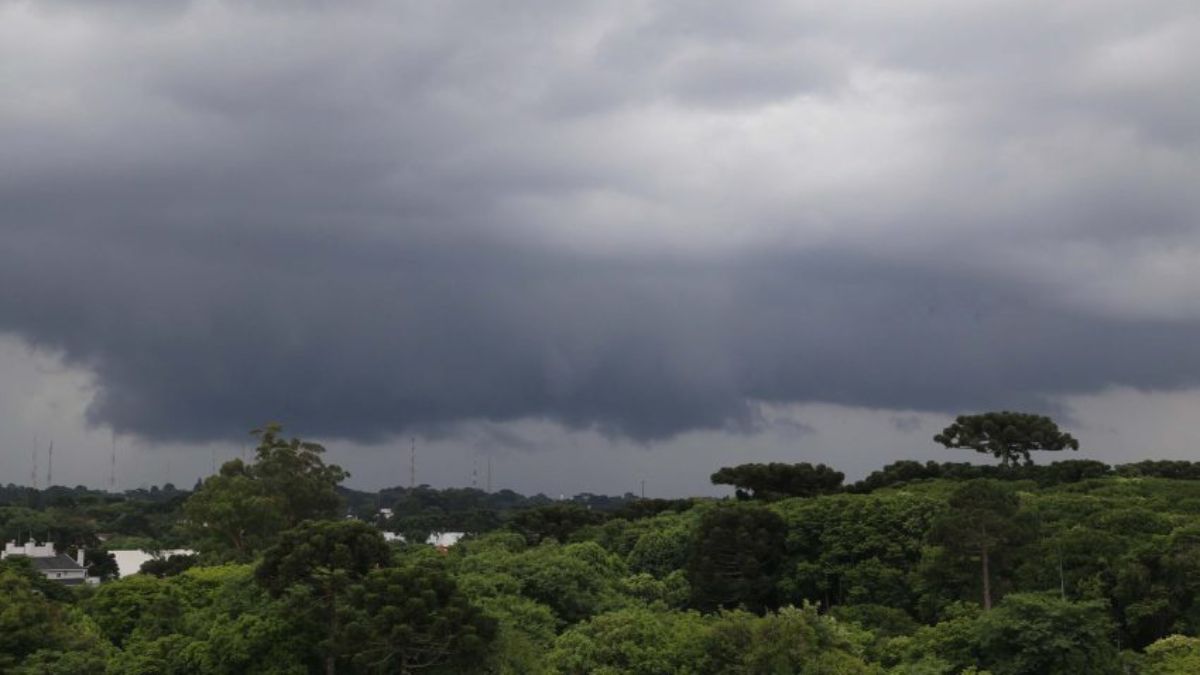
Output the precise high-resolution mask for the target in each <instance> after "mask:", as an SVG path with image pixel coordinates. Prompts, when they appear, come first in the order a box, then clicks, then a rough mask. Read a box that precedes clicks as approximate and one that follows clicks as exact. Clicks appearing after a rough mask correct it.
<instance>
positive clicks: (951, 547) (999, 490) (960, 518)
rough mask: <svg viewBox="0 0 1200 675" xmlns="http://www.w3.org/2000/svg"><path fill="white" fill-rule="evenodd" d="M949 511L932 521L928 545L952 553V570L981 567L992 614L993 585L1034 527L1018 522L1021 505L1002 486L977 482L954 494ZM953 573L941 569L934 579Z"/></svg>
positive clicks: (984, 593)
mask: <svg viewBox="0 0 1200 675" xmlns="http://www.w3.org/2000/svg"><path fill="white" fill-rule="evenodd" d="M948 506H949V508H948V509H947V510H946V511H944V512H942V513H941V514H940V515H939V516H938V518H937V519H935V520H934V521H933V523H932V526H931V528H930V530H929V541H930V543H932V544H934V545H936V546H940V547H941V548H942V549H943V550H945V551H947V552H949V553H950V557H949V562H950V563H951V564H953V563H954V562H963V563H966V564H967V565H970V564H976V565H978V566H979V568H978V569H979V576H978V579H979V588H980V594H981V596H982V602H983V607H984V609H985V610H986V609H991V606H992V597H993V594H992V586H993V584H994V582H995V579H996V577H997V576H998V575H999V574H1001V573H1002V572H1004V571H1005V570H1006V569H1007V568H1008V567H1010V566H1011V563H1010V562H1009V561H1010V560H1011V555H1008V554H1011V553H1012V549H1013V548H1014V547H1015V546H1017V545H1018V544H1019V543H1021V542H1022V541H1024V540H1025V539H1026V538H1028V537H1029V536H1030V523H1029V522H1028V520H1027V519H1023V518H1020V517H1019V511H1020V509H1021V502H1020V499H1018V498H1017V495H1016V494H1014V493H1013V491H1012V490H1011V489H1010V488H1009V487H1008V486H1006V485H1004V484H1003V483H1000V482H998V481H991V480H973V481H970V482H967V483H963V484H962V485H960V486H959V487H958V488H956V489H955V490H954V492H953V493H952V494H951V495H950V498H949V500H948ZM951 569H952V568H950V567H939V568H937V569H936V571H935V572H934V574H935V576H936V575H946V574H947V572H948V571H950V570H951ZM942 578H943V579H945V578H946V577H942Z"/></svg>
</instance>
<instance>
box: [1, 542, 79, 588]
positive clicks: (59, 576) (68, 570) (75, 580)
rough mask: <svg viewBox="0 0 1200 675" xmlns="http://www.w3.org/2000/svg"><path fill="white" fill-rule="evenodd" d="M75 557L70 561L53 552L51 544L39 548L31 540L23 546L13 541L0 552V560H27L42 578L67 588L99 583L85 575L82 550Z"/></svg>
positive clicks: (66, 557) (68, 557) (69, 558)
mask: <svg viewBox="0 0 1200 675" xmlns="http://www.w3.org/2000/svg"><path fill="white" fill-rule="evenodd" d="M77 555H78V559H77V560H72V559H71V557H70V556H67V555H63V554H62V553H57V552H55V550H54V543H53V542H46V543H45V544H42V545H40V546H39V545H38V543H37V542H35V541H33V540H32V539H31V540H29V541H27V542H25V543H24V544H18V543H17V542H15V541H10V542H8V543H6V544H5V545H4V551H3V552H0V560H3V559H5V558H9V557H12V556H21V557H24V558H29V562H31V563H33V568H34V569H35V570H37V571H38V572H41V573H42V576H44V577H46V578H47V579H50V580H52V581H57V582H59V583H61V584H64V585H67V586H77V585H79V584H85V583H91V584H98V583H100V580H99V579H97V578H96V577H89V576H88V575H87V568H86V567H84V565H83V549H79V553H78V554H77Z"/></svg>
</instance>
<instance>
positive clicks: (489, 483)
mask: <svg viewBox="0 0 1200 675" xmlns="http://www.w3.org/2000/svg"><path fill="white" fill-rule="evenodd" d="M487 463H488V464H487V491H488V493H491V491H492V456H491V455H488V458H487Z"/></svg>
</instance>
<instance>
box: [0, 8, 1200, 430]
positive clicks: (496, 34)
mask: <svg viewBox="0 0 1200 675" xmlns="http://www.w3.org/2000/svg"><path fill="white" fill-rule="evenodd" d="M134 4H136V3H122V8H121V11H114V12H104V11H97V10H96V8H95V6H88V7H85V6H83V5H82V4H80V5H78V6H76V5H72V4H71V3H64V2H59V3H54V5H53V7H52V8H51V9H48V10H43V9H40V8H38V7H35V6H32V5H29V4H26V3H8V4H3V3H0V8H3V9H2V10H0V11H2V12H3V14H2V15H0V19H3V20H0V26H7V28H0V31H7V32H5V33H4V34H3V39H0V75H5V76H6V77H4V78H2V79H0V82H3V83H4V84H3V85H0V86H2V87H3V93H4V97H3V99H0V100H2V101H3V102H0V146H2V147H4V148H5V149H6V152H5V154H4V156H3V157H2V158H0V170H2V171H0V204H2V205H3V207H2V208H3V210H2V211H0V234H2V236H3V241H4V245H3V247H2V248H0V330H4V331H8V332H11V333H14V334H17V335H19V336H21V337H22V338H24V339H26V340H27V341H29V342H31V343H33V344H36V345H39V346H44V347H49V348H54V349H57V350H61V352H62V353H63V354H64V356H65V358H66V359H67V360H68V361H69V362H71V363H74V364H77V365H81V366H84V367H86V368H88V369H89V370H91V371H92V372H94V373H95V376H96V386H97V390H96V396H95V399H94V401H93V403H92V405H91V407H90V411H89V414H90V416H91V421H92V422H94V423H96V424H101V425H109V426H112V427H113V428H115V429H117V430H118V431H121V432H129V433H136V434H140V435H142V436H146V437H150V438H158V439H189V440H196V439H208V438H216V437H221V436H227V435H232V434H240V433H242V431H243V430H244V429H245V428H246V426H247V425H248V424H255V423H258V422H261V421H262V420H266V419H280V420H284V421H291V420H303V423H304V425H305V428H306V430H307V431H308V432H311V433H313V434H315V435H320V436H325V437H331V436H336V437H345V438H354V439H367V440H372V439H380V438H385V437H387V436H389V435H392V434H396V433H400V432H407V431H418V432H422V433H444V432H445V430H447V429H453V428H454V427H455V425H457V424H459V423H462V422H466V421H482V422H484V423H487V422H500V421H508V420H516V419H525V418H534V419H546V420H550V421H553V422H556V423H561V424H564V425H567V426H569V427H573V428H595V429H599V430H601V431H602V432H604V433H606V434H611V435H615V436H628V437H632V438H635V439H640V440H648V439H658V438H665V437H669V436H672V435H674V434H678V433H680V432H684V431H689V430H695V429H729V430H753V429H757V428H761V426H762V425H763V424H764V421H763V419H762V418H761V415H760V412H759V410H758V404H760V403H764V402H783V403H786V402H829V403H839V404H846V405H852V406H867V407H876V408H902V409H911V410H931V411H959V410H972V409H984V408H991V407H1010V408H1012V407H1026V408H1036V409H1043V410H1045V409H1048V408H1049V407H1050V406H1052V405H1053V401H1052V398H1053V397H1054V396H1055V395H1059V394H1064V393H1080V392H1091V391H1096V390H1099V389H1102V388H1104V387H1107V386H1112V385H1131V386H1134V387H1140V388H1150V389H1162V388H1168V389H1169V388H1179V387H1186V386H1193V385H1196V384H1200V353H1197V352H1196V350H1195V349H1194V345H1195V344H1196V343H1197V340H1198V339H1200V307H1198V306H1196V305H1195V304H1194V301H1193V300H1191V298H1193V297H1196V296H1195V295H1194V294H1193V293H1191V291H1193V290H1200V289H1195V288H1194V284H1196V283H1197V282H1196V280H1194V279H1192V275H1190V274H1189V273H1188V270H1189V269H1191V267H1190V264H1191V263H1192V262H1195V261H1196V260H1197V251H1200V242H1198V241H1197V237H1196V234H1197V231H1196V227H1195V224H1196V218H1197V216H1198V215H1200V204H1198V203H1197V199H1196V197H1195V190H1194V189H1192V187H1190V186H1194V185H1195V179H1196V178H1197V177H1198V172H1200V161H1197V160H1196V159H1195V157H1196V154H1195V153H1194V152H1190V151H1189V149H1191V150H1194V149H1195V148H1194V144H1195V142H1196V138H1197V137H1196V130H1197V129H1196V126H1195V125H1196V123H1195V121H1194V119H1192V118H1188V117H1187V116H1183V115H1180V114H1178V113H1177V110H1178V109H1179V107H1180V105H1181V104H1180V102H1179V101H1176V100H1173V99H1172V98H1170V97H1165V96H1162V95H1160V94H1161V91H1160V90H1161V89H1164V88H1167V87H1172V88H1173V89H1174V90H1175V91H1196V90H1197V88H1196V87H1195V86H1194V85H1195V84H1196V83H1195V82H1194V78H1195V75H1194V74H1193V73H1195V72H1200V71H1196V70H1195V69H1194V68H1192V69H1189V68H1185V67H1181V65H1180V63H1179V62H1180V61H1183V62H1184V65H1186V64H1188V63H1190V64H1192V65H1195V60H1194V58H1193V57H1195V56H1196V49H1195V48H1194V47H1192V46H1190V45H1193V44H1195V43H1194V42H1188V41H1187V40H1183V39H1181V38H1180V37H1179V36H1178V35H1176V33H1178V32H1179V31H1184V32H1185V33H1186V32H1187V31H1189V30H1190V31H1192V32H1195V26H1196V24H1195V22H1194V21H1193V22H1192V23H1190V24H1189V23H1187V21H1185V19H1186V18H1187V16H1186V13H1187V12H1188V11H1190V10H1188V8H1187V7H1186V6H1179V7H1174V6H1172V5H1170V4H1161V5H1154V6H1148V7H1147V8H1143V10H1142V11H1141V12H1139V14H1138V15H1137V16H1136V17H1126V20H1124V21H1114V20H1112V19H1111V18H1110V17H1108V16H1107V15H1106V14H1104V13H1103V12H1101V11H1099V10H1091V9H1087V10H1082V9H1081V10H1078V11H1079V12H1080V16H1079V17H1078V19H1079V23H1078V25H1075V24H1074V23H1072V22H1071V21H1069V20H1068V19H1069V18H1070V17H1064V16H1061V15H1059V14H1057V13H1055V12H1051V11H1043V10H1041V9H1039V8H1040V5H1035V4H1031V5H1028V6H1026V7H1025V8H1024V9H1022V10H1021V11H1020V12H1017V10H1011V11H1009V10H1004V11H1001V10H999V9H993V10H992V11H991V13H990V14H984V15H983V16H982V17H976V16H968V15H966V14H965V13H961V12H952V13H951V14H949V15H945V14H944V13H945V11H946V10H947V6H942V5H939V4H937V3H935V4H932V5H928V6H925V5H922V6H920V7H914V8H912V9H911V14H905V15H901V14H896V15H892V16H888V15H886V14H881V15H866V14H862V13H857V12H855V11H853V10H846V9H841V8H833V7H831V8H828V9H810V10H806V11H805V12H803V13H801V14H796V13H795V12H793V11H792V10H789V9H788V8H787V7H788V5H786V4H781V5H779V6H775V5H771V4H766V3H764V4H758V5H755V4H751V5H746V6H744V7H743V6H740V5H739V6H738V7H737V8H736V9H735V8H733V6H731V5H720V4H713V5H711V6H707V8H697V7H693V6H692V5H690V4H689V5H687V6H684V5H673V4H669V3H664V4H659V3H630V4H629V5H628V6H625V7H619V8H618V7H614V6H610V5H608V4H606V3H598V4H588V3H582V4H577V5H576V4H571V5H563V4H560V3H525V4H522V5H519V6H516V7H512V8H510V7H506V8H504V9H500V8H498V7H497V6H491V5H479V6H475V5H467V4H454V3H449V4H445V5H439V6H437V7H436V8H434V7H433V6H428V5H424V4H420V3H414V4H408V5H406V4H391V3H370V2H356V3H307V4H305V5H303V6H302V7H299V8H297V7H295V6H293V5H290V4H288V5H285V4H282V3H279V4H272V3H252V4H249V5H245V6H241V5H234V4H224V3H219V2H202V3H201V2H198V3H190V4H188V3H177V4H176V5H174V10H173V11H170V12H167V11H162V12H158V13H153V14H148V15H144V14H141V13H138V12H134V11H130V7H131V6H133V5H134ZM839 7H840V6H839ZM1013 12H1016V13H1013ZM1022 12H1023V13H1022ZM917 18H923V19H926V20H928V24H925V23H922V22H921V21H917V20H916V19H917ZM934 19H945V20H946V21H947V22H948V23H949V24H950V25H951V27H952V28H946V29H944V30H943V29H940V28H937V27H936V26H935V25H934V22H933V20H934ZM1066 25H1070V26H1071V28H1072V31H1070V32H1068V33H1064V32H1063V30H1062V29H1063V27H1064V26H1066ZM1178 26H1182V28H1179V27H1178ZM1172 31H1175V32H1174V33H1173V32H1172ZM997 32H999V33H1000V34H999V35H996V34H995V33H997ZM1159 34H1163V35H1164V37H1162V38H1161V39H1156V38H1155V36H1156V35H1159ZM1173 46H1178V47H1179V49H1174V48H1173ZM1140 78H1145V79H1149V80H1151V81H1154V82H1160V83H1161V84H1159V85H1158V86H1153V87H1149V88H1147V87H1145V86H1140V87H1139V86H1134V85H1136V84H1137V83H1138V82H1139V81H1140ZM1156 78H1157V79H1156ZM904 424H907V423H904ZM897 426H903V425H902V424H901V423H900V422H898V423H897ZM481 428H485V429H486V428H489V427H487V426H486V424H485V426H484V427H481ZM510 440H511V443H508V444H509V445H513V446H519V445H521V444H522V442H523V441H521V440H520V439H510ZM500 442H503V441H500Z"/></svg>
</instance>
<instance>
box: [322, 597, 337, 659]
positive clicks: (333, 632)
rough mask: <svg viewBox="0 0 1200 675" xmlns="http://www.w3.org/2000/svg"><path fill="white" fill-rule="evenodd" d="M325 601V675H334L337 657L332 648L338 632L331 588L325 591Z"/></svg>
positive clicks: (335, 606) (334, 601)
mask: <svg viewBox="0 0 1200 675" xmlns="http://www.w3.org/2000/svg"><path fill="white" fill-rule="evenodd" d="M325 597H326V601H327V602H328V603H329V652H330V653H329V654H328V655H327V656H326V657H325V675H336V672H335V671H336V670H337V656H336V654H335V653H334V649H333V646H334V644H336V643H337V632H338V616H337V597H336V596H335V595H334V591H333V586H332V585H330V586H327V587H326V589H325Z"/></svg>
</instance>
